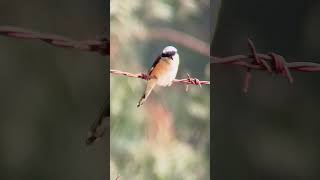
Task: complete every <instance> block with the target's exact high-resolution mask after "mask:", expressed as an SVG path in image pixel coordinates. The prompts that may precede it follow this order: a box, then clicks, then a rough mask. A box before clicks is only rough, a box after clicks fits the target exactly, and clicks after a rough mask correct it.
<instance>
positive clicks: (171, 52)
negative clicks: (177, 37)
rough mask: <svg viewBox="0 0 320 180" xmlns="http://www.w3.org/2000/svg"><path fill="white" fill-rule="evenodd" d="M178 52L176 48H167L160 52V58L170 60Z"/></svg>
mask: <svg viewBox="0 0 320 180" xmlns="http://www.w3.org/2000/svg"><path fill="white" fill-rule="evenodd" d="M177 52H178V50H177V48H175V47H173V46H167V47H165V48H164V49H163V50H162V54H161V56H162V57H169V58H171V59H172V56H174V55H176V54H177Z"/></svg>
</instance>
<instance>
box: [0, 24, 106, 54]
mask: <svg viewBox="0 0 320 180" xmlns="http://www.w3.org/2000/svg"><path fill="white" fill-rule="evenodd" d="M0 35H2V36H7V37H11V38H18V39H29V40H40V41H43V42H45V43H47V44H50V45H53V46H56V47H61V48H73V49H79V50H83V51H91V52H98V53H100V54H101V55H108V54H109V53H110V51H109V49H110V48H109V47H110V43H109V40H108V39H107V38H105V37H104V38H100V39H95V40H85V41H76V40H73V39H70V38H66V37H63V36H59V35H55V34H48V33H39V32H34V31H31V30H27V29H23V28H18V27H13V26H0Z"/></svg>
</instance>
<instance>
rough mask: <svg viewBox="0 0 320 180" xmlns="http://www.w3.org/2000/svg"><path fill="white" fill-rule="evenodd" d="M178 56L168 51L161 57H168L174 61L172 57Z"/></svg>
mask: <svg viewBox="0 0 320 180" xmlns="http://www.w3.org/2000/svg"><path fill="white" fill-rule="evenodd" d="M175 54H176V52H175V51H168V52H166V53H162V54H161V57H168V58H171V59H172V56H174V55H175Z"/></svg>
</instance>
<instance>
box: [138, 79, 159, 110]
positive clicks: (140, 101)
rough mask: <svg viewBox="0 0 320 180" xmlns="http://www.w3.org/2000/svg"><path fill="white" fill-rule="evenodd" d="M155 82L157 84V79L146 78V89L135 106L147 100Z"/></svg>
mask: <svg viewBox="0 0 320 180" xmlns="http://www.w3.org/2000/svg"><path fill="white" fill-rule="evenodd" d="M156 84H157V79H150V80H148V82H147V87H146V90H145V91H144V93H143V95H142V97H141V98H140V100H139V103H138V104H137V107H140V106H141V105H142V104H143V103H144V102H145V101H146V100H147V98H148V97H149V95H150V93H151V91H152V89H153V88H154V87H155V86H156Z"/></svg>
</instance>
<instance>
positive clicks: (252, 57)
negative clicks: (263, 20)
mask: <svg viewBox="0 0 320 180" xmlns="http://www.w3.org/2000/svg"><path fill="white" fill-rule="evenodd" d="M248 46H249V49H250V51H251V54H249V55H235V56H228V57H223V58H219V57H211V64H230V65H237V66H241V67H244V68H246V69H247V71H246V74H245V78H244V85H243V91H244V92H245V93H247V92H248V88H249V85H250V81H251V77H252V75H251V70H252V69H255V70H263V71H267V72H269V73H276V74H280V75H282V76H284V77H286V78H287V79H288V81H289V82H290V83H293V81H294V80H293V77H292V75H291V71H290V70H295V71H301V72H320V64H318V63H313V62H287V61H286V59H285V58H284V57H283V56H281V55H279V54H277V53H274V52H270V53H267V54H260V53H257V50H256V48H255V46H254V44H253V42H252V40H251V39H249V38H248ZM249 61H251V62H249Z"/></svg>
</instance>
